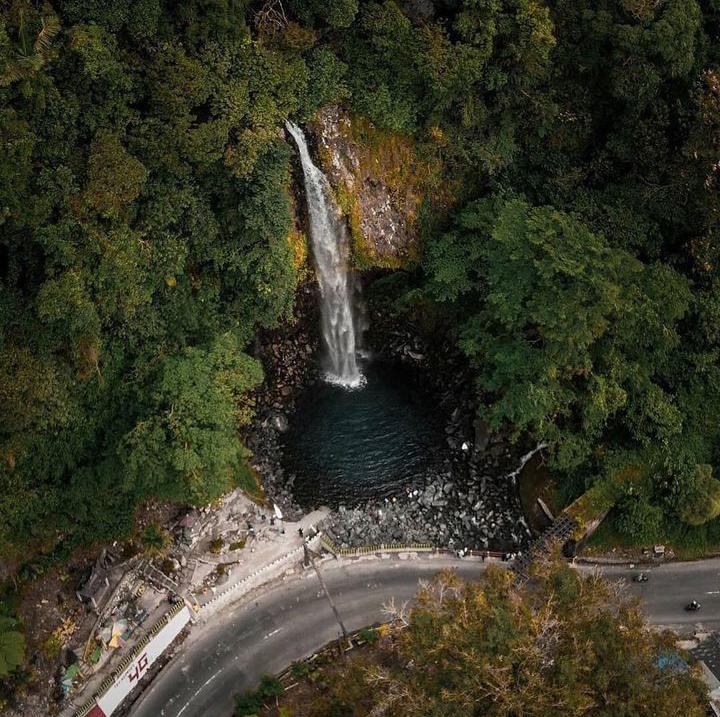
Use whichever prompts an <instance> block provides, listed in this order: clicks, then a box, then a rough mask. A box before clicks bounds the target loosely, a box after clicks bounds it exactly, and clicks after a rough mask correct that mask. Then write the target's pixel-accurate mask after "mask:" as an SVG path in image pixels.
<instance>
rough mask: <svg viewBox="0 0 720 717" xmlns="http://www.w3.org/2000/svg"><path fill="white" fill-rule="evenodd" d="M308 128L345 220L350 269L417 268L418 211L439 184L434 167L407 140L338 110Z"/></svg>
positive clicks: (330, 110) (323, 112)
mask: <svg viewBox="0 0 720 717" xmlns="http://www.w3.org/2000/svg"><path fill="white" fill-rule="evenodd" d="M310 129H311V132H312V134H313V135H314V137H315V141H316V145H317V159H318V162H319V165H320V167H321V168H322V170H323V171H324V172H325V174H326V175H327V177H328V179H329V181H330V184H331V186H332V187H333V190H334V192H335V199H336V201H337V204H338V207H339V208H340V209H341V211H342V212H343V214H344V215H345V217H346V218H347V222H348V227H349V229H350V236H351V246H352V259H353V264H354V266H355V268H356V269H359V270H361V271H362V270H366V269H372V268H384V269H397V268H400V267H402V266H408V265H413V264H415V263H417V261H418V259H419V254H420V250H419V236H420V229H419V214H420V207H421V205H422V204H423V202H424V201H425V199H426V198H427V196H428V195H429V193H430V192H431V190H432V188H433V187H434V186H436V185H437V184H438V182H439V176H440V167H439V165H438V164H433V163H430V162H426V161H422V160H420V159H419V158H418V157H417V153H416V151H415V148H414V146H413V143H412V142H411V141H410V139H409V138H408V137H405V136H404V135H402V134H399V133H396V132H387V131H383V130H379V129H377V128H376V127H374V126H373V125H372V124H371V123H370V122H369V121H368V120H366V119H364V118H362V117H358V116H350V115H349V114H347V113H345V112H344V111H342V110H341V109H340V108H339V107H327V108H324V109H323V110H320V111H319V112H318V113H317V115H316V117H315V119H314V120H313V122H312V123H311V126H310Z"/></svg>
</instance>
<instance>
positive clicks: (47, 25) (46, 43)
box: [34, 15, 60, 55]
mask: <svg viewBox="0 0 720 717" xmlns="http://www.w3.org/2000/svg"><path fill="white" fill-rule="evenodd" d="M59 32H60V21H59V20H58V19H57V16H56V15H48V16H47V17H43V19H42V29H41V30H40V32H39V33H38V35H37V37H36V38H35V44H34V48H35V52H36V53H38V54H39V55H42V54H46V53H47V52H49V51H50V47H51V46H52V41H53V38H54V37H55V36H56V35H57V34H58V33H59Z"/></svg>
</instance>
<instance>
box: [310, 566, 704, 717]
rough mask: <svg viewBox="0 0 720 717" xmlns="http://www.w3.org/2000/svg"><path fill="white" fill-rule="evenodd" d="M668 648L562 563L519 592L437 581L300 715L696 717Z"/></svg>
mask: <svg viewBox="0 0 720 717" xmlns="http://www.w3.org/2000/svg"><path fill="white" fill-rule="evenodd" d="M674 643H675V637H674V636H673V635H672V634H671V633H660V632H657V631H655V630H653V629H652V628H650V627H649V626H648V625H647V624H646V623H645V619H644V617H643V616H642V614H641V612H640V609H639V607H638V604H637V603H636V602H635V601H633V600H631V599H629V598H628V597H626V596H624V595H623V594H622V593H621V592H620V590H619V588H618V586H617V585H613V584H610V583H608V582H605V581H604V580H602V579H601V578H599V577H598V576H582V575H581V574H579V573H577V572H576V571H575V570H573V569H572V568H571V567H569V566H567V565H566V564H564V563H554V564H551V565H545V566H542V567H541V568H540V569H539V570H537V572H536V574H535V576H534V577H533V579H532V580H531V581H530V582H529V583H526V584H525V585H523V586H522V587H518V586H517V584H515V583H514V581H513V578H512V573H509V572H508V571H505V570H501V569H499V568H496V567H490V568H489V569H488V570H487V571H486V573H485V574H484V576H483V578H482V579H481V580H480V581H479V582H477V583H474V582H463V581H462V580H460V579H459V578H458V577H457V576H456V575H455V574H453V573H449V572H445V573H440V574H439V575H437V576H436V577H435V578H434V579H433V580H432V582H431V583H429V584H428V585H427V586H425V587H424V588H422V589H421V591H420V593H419V595H418V598H417V603H416V605H415V606H414V607H413V608H412V610H410V611H409V613H407V612H404V611H402V610H400V611H396V613H395V620H394V622H393V624H392V626H391V628H390V633H389V635H387V636H386V637H385V638H384V639H383V640H382V641H381V643H380V645H381V650H380V652H379V654H376V655H373V656H372V657H371V658H369V659H368V660H367V661H366V663H365V664H364V665H363V666H362V669H360V670H358V669H357V668H355V667H350V668H347V669H346V670H345V671H342V672H341V674H340V676H339V678H338V679H336V680H333V683H332V684H330V686H329V689H328V690H326V691H325V692H324V693H323V696H322V698H321V699H320V700H319V704H315V705H314V706H313V707H312V709H311V710H310V711H309V712H308V713H307V714H308V715H309V717H326V716H327V715H330V714H332V713H333V712H332V710H331V705H333V704H335V705H339V706H340V708H341V709H340V710H338V713H340V714H352V715H356V716H357V717H362V716H364V715H371V714H383V715H387V716H388V717H470V716H471V715H472V716H474V717H481V716H482V717H513V716H514V715H520V714H522V715H528V717H535V716H537V717H553V716H557V717H560V716H561V715H562V716H563V717H568V716H572V715H577V716H578V717H579V716H580V715H587V716H588V717H592V716H597V717H602V716H604V715H624V716H625V717H641V716H643V715H647V716H648V717H650V716H651V715H652V716H654V715H661V714H662V715H670V714H678V713H682V714H687V715H697V716H698V717H700V715H704V714H705V709H706V708H705V703H706V696H705V695H706V693H705V687H704V683H703V682H702V680H701V678H700V675H699V673H697V672H695V671H694V670H692V669H690V668H689V667H688V665H687V663H685V662H683V660H682V659H681V658H680V655H678V653H677V649H676V647H675V644H674ZM667 665H669V666H667ZM358 694H359V695H360V697H359V699H355V698H353V701H352V702H350V701H349V695H353V696H354V695H358Z"/></svg>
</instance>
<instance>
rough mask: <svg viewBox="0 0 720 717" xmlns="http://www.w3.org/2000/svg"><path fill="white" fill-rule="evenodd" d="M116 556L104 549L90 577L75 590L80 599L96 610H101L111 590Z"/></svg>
mask: <svg viewBox="0 0 720 717" xmlns="http://www.w3.org/2000/svg"><path fill="white" fill-rule="evenodd" d="M116 559H117V558H116V557H115V556H114V555H113V554H112V553H110V552H109V551H108V550H105V549H103V550H102V552H101V553H100V555H98V557H97V559H96V560H95V564H94V565H93V568H92V571H91V572H90V576H89V577H88V579H87V580H86V581H85V582H84V583H83V584H82V585H80V586H79V587H78V589H77V590H76V591H75V594H76V595H77V598H78V600H80V602H83V603H85V604H86V605H90V606H91V607H92V609H93V610H94V611H95V612H98V611H99V610H100V607H101V606H102V604H103V600H104V599H105V598H106V596H107V595H108V594H109V592H110V578H109V574H110V572H111V570H112V566H113V565H114V563H115V561H116Z"/></svg>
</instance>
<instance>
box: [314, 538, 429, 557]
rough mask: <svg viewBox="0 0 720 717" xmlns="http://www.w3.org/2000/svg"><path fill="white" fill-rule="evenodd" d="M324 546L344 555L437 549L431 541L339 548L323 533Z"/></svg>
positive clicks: (424, 551)
mask: <svg viewBox="0 0 720 717" xmlns="http://www.w3.org/2000/svg"><path fill="white" fill-rule="evenodd" d="M320 542H321V543H322V545H323V547H324V548H325V549H326V550H327V551H328V552H330V553H332V554H333V555H335V556H337V555H342V556H343V557H356V556H360V555H371V554H373V553H406V552H413V553H431V552H433V551H435V550H436V548H435V546H434V545H432V544H431V543H379V544H376V545H362V546H358V547H355V548H338V547H337V545H335V543H333V541H332V540H330V538H328V537H327V535H323V536H322V538H321V541H320Z"/></svg>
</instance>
